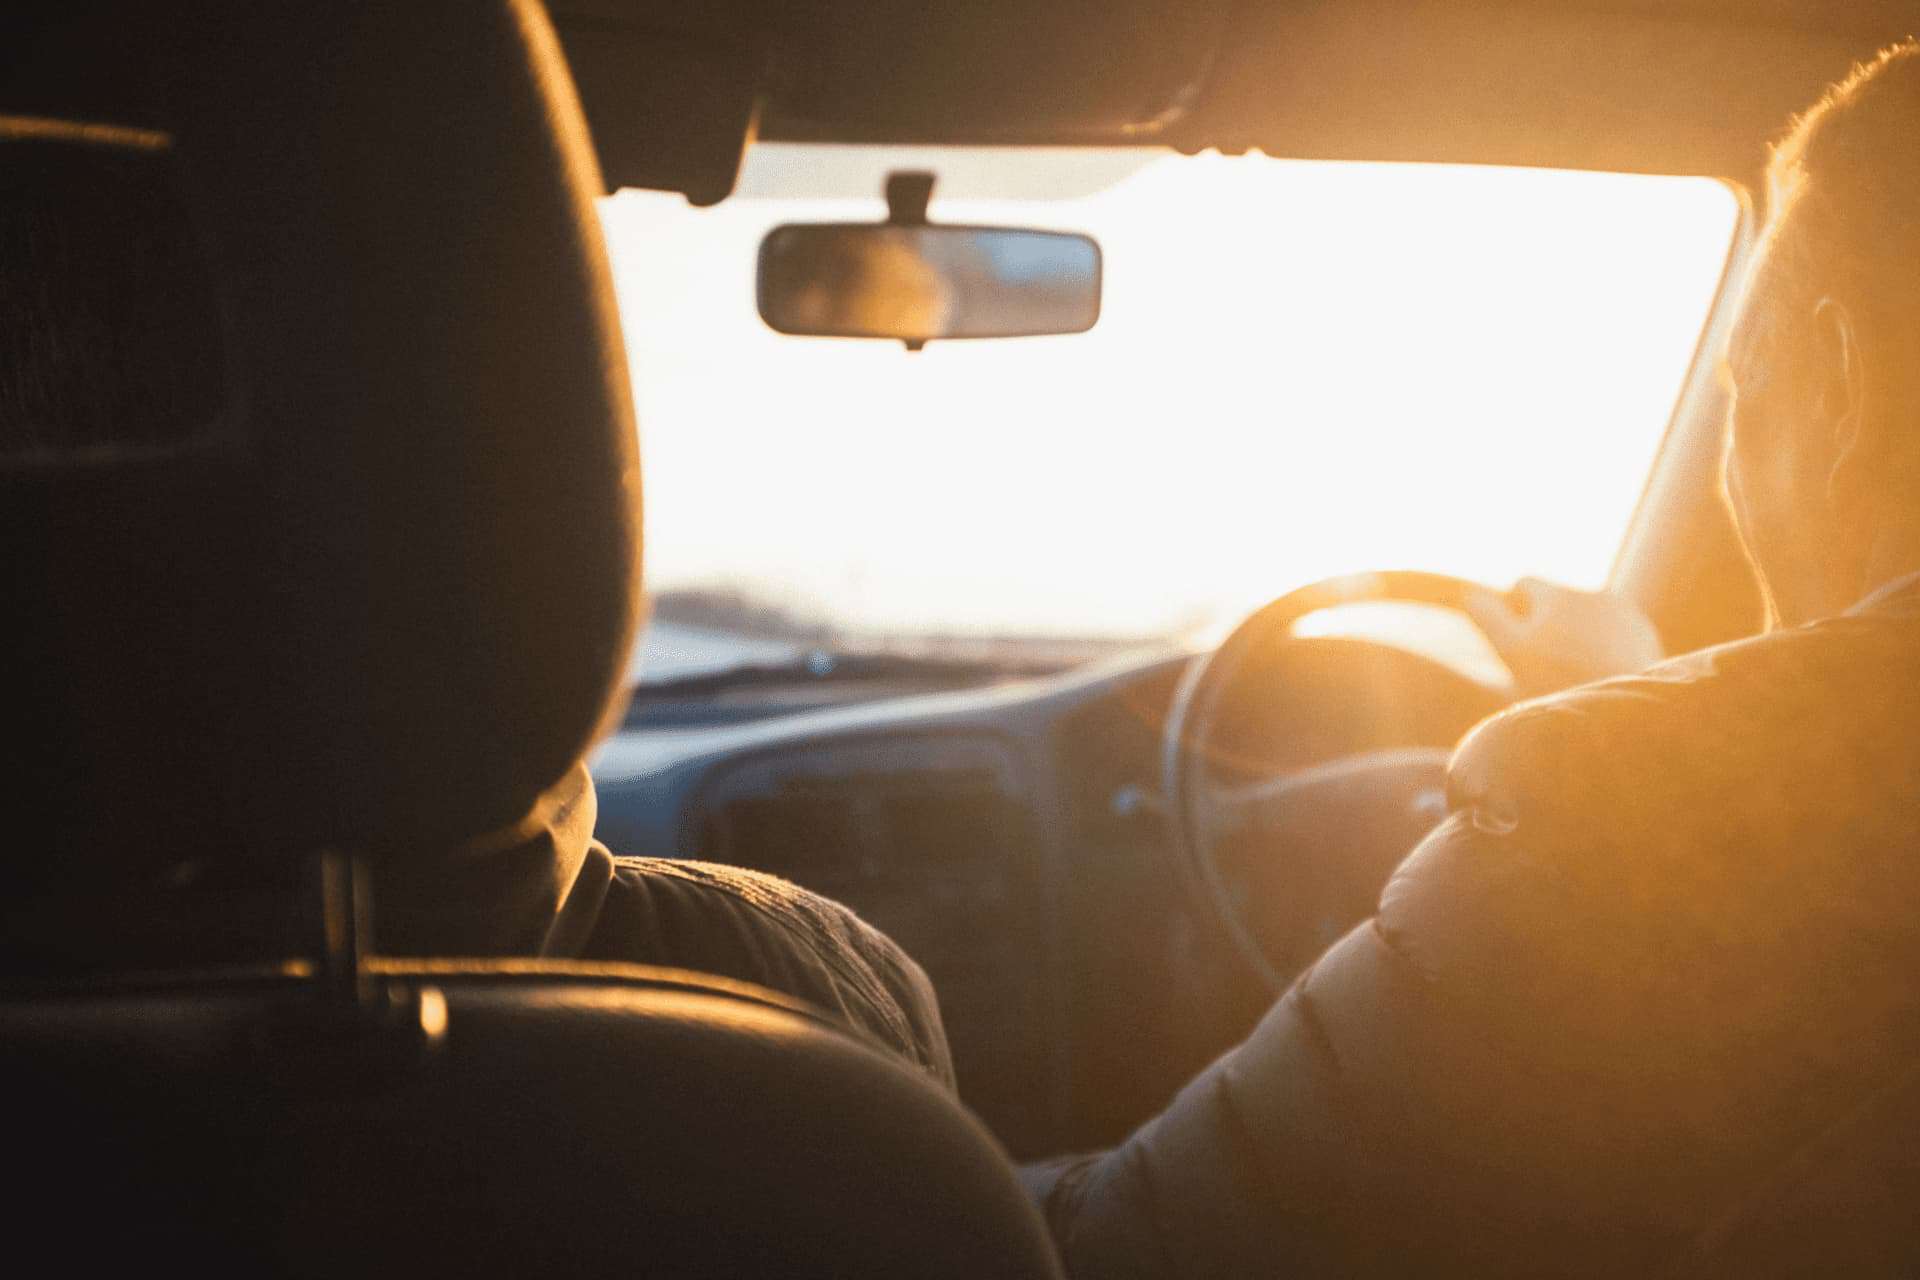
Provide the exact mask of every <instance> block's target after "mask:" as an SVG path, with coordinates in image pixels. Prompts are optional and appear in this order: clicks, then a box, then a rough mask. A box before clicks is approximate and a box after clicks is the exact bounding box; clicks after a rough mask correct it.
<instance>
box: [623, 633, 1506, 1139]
mask: <svg viewBox="0 0 1920 1280" xmlns="http://www.w3.org/2000/svg"><path fill="white" fill-rule="evenodd" d="M1314 643H1316V642H1302V651H1303V652H1306V651H1308V650H1309V649H1310V648H1311V646H1312V645H1313V644H1314ZM1318 643H1319V644H1320V645H1321V647H1322V649H1324V646H1325V644H1326V643H1327V642H1318ZM1292 647H1293V646H1289V648H1292ZM1335 649H1336V651H1337V650H1338V646H1337V645H1336V646H1335ZM1382 652H1383V650H1382V648H1381V647H1380V646H1377V645H1371V644H1368V645H1359V646H1356V647H1355V648H1354V649H1353V656H1354V657H1364V659H1365V660H1364V661H1359V662H1353V661H1345V662H1344V665H1343V663H1342V662H1333V663H1329V662H1327V661H1326V660H1325V655H1324V653H1322V654H1321V657H1320V658H1319V659H1318V660H1317V661H1316V663H1315V664H1314V665H1313V666H1312V667H1311V669H1310V672H1309V670H1308V669H1306V668H1303V669H1302V674H1310V676H1311V678H1310V679H1309V680H1307V681H1306V682H1305V683H1306V684H1307V685H1310V686H1311V688H1306V687H1303V684H1302V682H1301V681H1297V680H1296V681H1289V682H1288V683H1289V684H1290V685H1291V686H1292V687H1293V690H1294V693H1295V694H1296V695H1302V694H1304V695H1306V696H1308V697H1309V699H1310V701H1312V702H1313V703H1314V704H1315V705H1316V706H1318V707H1319V708H1321V709H1322V711H1323V712H1324V714H1319V715H1317V716H1314V717H1309V719H1310V720H1316V721H1317V722H1318V723H1321V724H1324V723H1326V722H1328V721H1339V722H1343V723H1349V724H1359V725H1364V724H1365V723H1367V722H1368V721H1369V719H1370V718H1369V717H1368V716H1366V715H1365V714H1351V715H1350V716H1348V715H1342V711H1343V710H1344V711H1345V712H1347V713H1359V712H1361V708H1362V707H1364V706H1365V705H1368V704H1369V703H1370V702H1377V701H1378V700H1379V699H1380V697H1381V696H1383V695H1382V694H1381V686H1382V682H1383V680H1384V681H1385V682H1386V683H1388V684H1393V683H1396V682H1397V683H1401V684H1403V685H1406V684H1417V685H1418V686H1419V687H1420V690H1421V692H1422V695H1423V697H1424V698H1425V703H1424V704H1423V705H1433V703H1434V697H1433V690H1434V688H1435V682H1434V680H1433V678H1432V677H1431V674H1430V672H1428V671H1427V670H1425V667H1426V666H1427V665H1428V664H1424V663H1421V662H1420V660H1417V659H1413V658H1412V657H1411V656H1410V655H1409V656H1408V659H1407V662H1408V663H1410V664H1417V665H1407V666H1403V667H1400V668H1395V670H1396V671H1397V673H1398V674H1397V675H1396V674H1393V673H1387V674H1384V675H1383V668H1382V666H1381V663H1380V660H1379V655H1380V654H1381V653H1382ZM1187 661H1188V656H1187V655H1186V654H1184V653H1150V654H1145V655H1142V656H1140V657H1137V658H1132V659H1123V660H1118V661H1115V662H1111V663H1107V664H1104V665H1098V666H1092V667H1085V668H1079V669H1076V670H1074V671H1071V672H1068V673H1065V674H1062V675H1058V676H1054V677H1049V678H1046V679H1040V680H1031V681H1022V682H1018V683H1009V684H998V685H993V686H989V687H986V688H981V689H976V690H969V691H965V692H961V693H942V694H934V695H925V696H912V697H896V698H888V699H883V700H880V701H869V702H859V703H853V704H840V705H836V706H832V707H827V708H822V709H814V710H806V711H802V712H799V713H795V714H788V715H781V716H776V717H773V718H770V719H764V720H758V721H753V722H749V723H744V724H742V723H726V724H717V725H711V726H704V727H702V726H693V727H686V726H679V727H668V728H662V729H638V730H633V729H630V730H628V731H625V732H622V733H620V734H618V735H616V736H615V737H613V738H612V739H610V740H609V741H608V742H607V743H606V744H604V745H603V746H602V748H601V749H600V751H599V752H598V754H597V755H596V756H595V758H594V760H593V761H592V766H593V773H594V778H595V782H596V787H597V790H598V792H599V805H600V813H599V819H598V826H597V828H596V834H597V835H598V836H599V838H600V839H601V840H602V841H603V842H605V843H606V844H607V845H608V847H610V848H612V849H613V850H614V851H615V852H616V853H622V854H642V855H652V856H664V857H692V858H701V859H705V860H709V861H715V862H723V863H730V864H734V865H739V866H747V867H752V868H754V869H757V870H762V871H768V872H772V873H774V874H777V875H781V876H785V877H786V878H788V879H790V880H793V881H794V882H796V883H798V884H800V885H803V886H805V887H806V888H809V889H812V890H814V891H816V892H819V893H822V894H825V895H827V896H829V897H832V898H835V899H837V900H839V901H841V902H844V903H846V904H847V905H848V906H850V907H852V908H853V909H854V910H856V911H857V912H859V913H860V915H861V916H862V917H864V918H865V919H866V920H868V921H869V922H870V923H872V924H874V925H875V926H876V927H878V928H880V929H882V930H884V931H885V932H886V933H888V934H889V935H890V936H892V937H893V938H894V939H895V941H897V942H899V943H900V945H901V946H903V947H904V948H905V949H906V950H907V952H908V953H909V954H910V955H912V956H913V957H914V958H915V959H916V960H917V961H918V962H919V963H920V964H921V966H922V967H923V968H924V969H925V970H926V971H927V974H928V976H929V977H930V978H931V979H932V981H933V983H934V987H935V989H936V991H937V992H938V993H939V997H940V1002H941V1008H942V1012H943V1015H944V1017H945V1020H946V1024H947V1031H948V1036H949V1039H950V1041H951V1044H952V1048H953V1053H954V1061H955V1067H956V1071H957V1074H958V1078H959V1085H960V1092H961V1096H962V1098H963V1100H964V1101H965V1102H966V1103H967V1104H968V1105H969V1106H970V1107H971V1108H972V1109H973V1110H974V1111H975V1113H976V1114H978V1115H979V1116H980V1117H981V1119H982V1120H983V1121H984V1122H985V1123H986V1124H987V1125H988V1127H989V1128H991V1129H992V1130H993V1131H994V1132H995V1134H996V1135H997V1136H998V1137H999V1138H1000V1140H1001V1141H1002V1142H1003V1143H1004V1144H1005V1145H1006V1146H1007V1148H1008V1149H1009V1151H1010V1152H1011V1154H1012V1155H1013V1156H1014V1157H1015V1158H1021V1159H1025V1158H1034V1157H1037V1156H1042V1155H1048V1154H1054V1153H1058V1152H1060V1151H1066V1150H1077V1149H1087V1148H1092V1147H1098V1146H1101V1145H1106V1144H1110V1143H1112V1142H1115V1141H1118V1140H1119V1139H1120V1138H1122V1137H1124V1136H1125V1135H1126V1133H1127V1132H1129V1131H1130V1130H1131V1129H1132V1128H1133V1127H1134V1126H1135V1125H1137V1124H1138V1123H1139V1122H1140V1121H1142V1120H1144V1119H1146V1118H1147V1117H1148V1116H1150V1115H1152V1114H1153V1113H1154V1112H1156V1111H1157V1110H1158V1109H1159V1108H1160V1107H1162V1106H1164V1105H1165V1103H1166V1102H1167V1101H1168V1099H1170V1098H1171V1097H1172V1095H1173V1093H1174V1092H1175V1091H1176V1090H1177V1089H1178V1088H1179V1087H1180V1086H1181V1085H1182V1084H1184V1083H1185V1082H1186V1080H1188V1079H1189V1078H1190V1077H1191V1076H1192V1075H1193V1073H1194V1072H1195V1071H1197V1070H1198V1069H1199V1068H1200V1067H1201V1066H1203V1065H1205V1064H1206V1063H1207V1062H1208V1061H1210V1060H1211V1059H1212V1058H1213V1057H1215V1056H1217V1055H1218V1054H1219V1053H1220V1052H1222V1051H1224V1050H1225V1049H1226V1048H1228V1047H1230V1046H1231V1045H1232V1044H1233V1043H1235V1042H1236V1041H1237V1040H1238V1039H1239V1038H1241V1037H1242V1036H1244V1035H1245V1034H1246V1033H1247V1031H1249V1030H1250V1029H1251V1028H1252V1026H1253V1023H1254V1022H1255V1021H1256V1020H1257V1019H1258V1017H1259V1016H1260V1014H1261V1013H1262V1012H1264V1010H1265V1008H1266V1006H1267V1003H1268V1002H1269V1000H1270V998H1271V997H1270V993H1269V992H1268V991H1267V990H1266V988H1265V986H1264V985H1263V984H1262V983H1261V982H1260V980H1259V979H1258V978H1257V977H1256V976H1255V975H1254V974H1253V973H1252V971H1251V970H1250V969H1249V968H1248V966H1247V965H1246V964H1245V963H1244V962H1243V961H1242V960H1241V959H1240V958H1239V957H1238V956H1237V955H1236V953H1235V952H1234V951H1233V949H1232V947H1231V945H1230V943H1229V941H1228V938H1227V935H1226V933H1225V931H1224V930H1223V929H1222V928H1221V926H1220V924H1219V922H1218V921H1217V920H1216V918H1215V917H1214V915H1213V913H1212V910H1211V908H1210V907H1209V906H1208V904H1207V903H1206V902H1205V901H1204V900H1203V899H1202V897H1201V896H1200V895H1199V894H1198V893H1197V892H1196V891H1195V889H1194V887H1193V884H1192V883H1191V877H1190V876H1189V875H1188V873H1187V872H1186V871H1185V869H1184V868H1183V867H1182V866H1181V865H1180V864H1179V863H1178V862H1177V860H1176V858H1175V856H1174V854H1173V852H1172V842H1171V841H1170V839H1169V836H1168V830H1167V828H1166V826H1165V825H1164V824H1165V822H1166V818H1165V816H1164V814H1163V812H1162V809H1161V806H1160V805H1159V803H1158V800H1157V796H1158V791H1159V772H1160V756H1161V743H1162V738H1161V735H1162V728H1163V726H1164V724H1165V722H1166V717H1167V712H1168V709H1169V707H1170V705H1171V703H1172V699H1173V696H1174V691H1175V688H1176V686H1177V684H1178V682H1179V679H1180V677H1181V675H1182V673H1183V672H1184V670H1185V667H1186V664H1187ZM1342 671H1346V672H1347V673H1348V674H1349V675H1350V676H1351V677H1352V678H1349V679H1342V678H1341V676H1340V673H1341V672H1342ZM1356 681H1358V682H1359V683H1360V684H1363V685H1364V688H1358V687H1356ZM1443 701H1447V700H1445V699H1443ZM1457 701H1458V699H1457V698H1456V699H1453V700H1452V701H1447V709H1446V710H1445V711H1443V712H1441V713H1439V714H1438V716H1437V719H1436V721H1435V725H1434V726H1433V727H1432V728H1431V729H1430V730H1428V731H1426V733H1425V736H1426V737H1429V738H1434V739H1437V740H1438V741H1439V742H1440V743H1441V745H1446V744H1450V743H1451V741H1452V739H1453V737H1455V736H1457V735H1458V733H1459V731H1460V729H1462V728H1464V727H1465V724H1466V723H1470V722H1471V719H1472V718H1477V717H1475V716H1474V715H1473V710H1475V709H1477V704H1475V707H1474V708H1469V707H1467V706H1465V705H1459V706H1455V705H1453V702H1457ZM1319 732H1321V733H1324V730H1321V731H1319Z"/></svg>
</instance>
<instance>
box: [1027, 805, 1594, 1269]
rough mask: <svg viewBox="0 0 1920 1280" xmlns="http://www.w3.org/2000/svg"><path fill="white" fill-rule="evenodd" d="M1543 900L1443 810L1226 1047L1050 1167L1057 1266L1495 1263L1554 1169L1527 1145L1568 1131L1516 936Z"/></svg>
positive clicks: (1517, 861) (1531, 973)
mask: <svg viewBox="0 0 1920 1280" xmlns="http://www.w3.org/2000/svg"><path fill="white" fill-rule="evenodd" d="M1561 891H1562V886H1561V885H1560V884H1559V883H1558V882H1557V881H1556V878H1555V877H1554V876H1552V875H1550V874H1542V871H1541V869H1540V868H1539V867H1538V866H1537V865H1533V864H1531V863H1530V860H1529V859H1527V858H1526V856H1525V855H1524V854H1523V853H1521V852H1520V851H1519V849H1518V846H1517V844H1516V842H1515V840H1514V838H1513V835H1512V833H1503V832H1501V831H1498V830H1495V829H1490V828H1489V827H1488V826H1487V825H1485V824H1484V822H1476V819H1475V816H1474V815H1473V814H1472V813H1471V812H1466V813H1456V814H1454V815H1453V816H1452V817H1450V818H1449V819H1448V820H1447V821H1446V822H1445V823H1443V824H1442V825H1441V826H1440V827H1439V828H1438V829H1437V830H1436V831H1435V832H1434V833H1433V834H1432V835H1431V836H1429V837H1428V838H1427V839H1426V840H1425V841H1424V842H1423V843H1422V844H1421V845H1420V847H1419V848H1418V849H1417V850H1416V851H1415V852H1414V853H1413V855H1412V856H1411V857H1410V858H1409V859H1408V860H1407V861H1406V862H1405V863H1404V864H1403V865H1402V866H1401V868H1400V869H1399V871H1398V872H1397V873H1396V874H1395V875H1394V877H1393V879H1392V881H1391V882H1390V883H1389V885H1388V887H1387V889H1386V891H1385V893H1384V894H1383V897H1382V900H1381V906H1380V913H1379V914H1378V915H1377V916H1375V917H1374V918H1373V919H1372V920H1369V921H1368V922H1366V923H1365V924H1363V925H1361V926H1359V927H1358V928H1356V929H1355V930H1354V931H1353V932H1351V933H1349V934H1348V935H1347V936H1346V937H1345V938H1344V939H1342V940H1341V941H1340V942H1339V943H1337V944H1335V945H1334V946H1333V947H1332V948H1331V949H1330V950H1328V951H1327V952H1326V953H1325V954H1324V955H1323V956H1322V957H1321V958H1320V960H1319V961H1318V962H1316V963H1315V964H1314V966H1313V967H1312V968H1311V969H1309V970H1308V971H1307V972H1306V973H1305V974H1303V975H1302V976H1301V977H1300V978H1299V979H1298V980H1297V981H1296V982H1295V983H1294V985H1293V987H1292V988H1291V989H1290V990H1289V991H1288V992H1287V993H1286V995H1285V996H1284V997H1283V998H1282V999H1281V1000H1280V1001H1279V1003H1278V1004H1276V1005H1275V1006H1274V1007H1273V1009H1272V1010H1271V1011H1270V1012H1269V1013H1268V1014H1267V1016H1266V1017H1265V1019H1263V1020H1262V1022H1261V1023H1260V1024H1259V1026H1258V1027H1257V1028H1256V1029H1255V1031H1254V1032H1253V1034H1252V1035H1251V1036H1250V1037H1249V1038H1248V1039H1247V1041H1246V1042H1245V1043H1243V1044H1242V1045H1240V1046H1239V1047H1238V1048H1236V1049H1234V1050H1233V1051H1232V1052H1230V1053H1228V1054H1227V1055H1226V1056H1225V1057H1223V1058H1221V1059H1220V1060H1219V1061H1217V1062H1215V1063H1214V1064H1213V1065H1212V1066H1211V1067H1209V1068H1208V1069H1207V1070H1206V1071H1204V1072H1203V1073H1201V1075H1200V1076H1199V1077H1198V1078H1197V1079H1195V1080H1194V1081H1193V1082H1192V1083H1191V1084H1189V1085H1188V1086H1187V1087H1186V1088H1185V1089H1184V1090H1183V1091H1182V1092H1181V1093H1180V1095H1179V1096H1178V1097H1177V1098H1176V1099H1175V1101H1174V1102H1173V1104H1172V1105H1171V1106H1169V1107H1168V1108H1167V1110H1166V1111H1165V1112H1163V1113H1162V1114H1161V1115H1160V1116H1158V1117H1157V1118H1156V1119H1154V1120H1153V1121H1151V1122H1149V1123H1148V1124H1147V1125H1146V1126H1144V1127H1143V1128H1142V1129H1140V1130H1139V1131H1138V1132H1137V1133H1135V1134H1134V1135H1133V1137H1132V1138H1130V1139H1129V1140H1128V1141H1127V1142H1126V1143H1125V1144H1124V1145H1122V1146H1121V1147H1119V1148H1118V1149H1116V1150H1114V1151H1112V1152H1109V1153H1106V1154H1105V1155H1102V1156H1098V1157H1093V1158H1091V1159H1089V1160H1088V1161H1085V1162H1083V1163H1082V1164H1080V1165H1078V1166H1073V1167H1067V1168H1064V1169H1062V1170H1059V1171H1058V1173H1059V1177H1058V1181H1057V1182H1056V1183H1055V1184H1054V1186H1053V1188H1052V1190H1051V1192H1050V1194H1049V1196H1048V1201H1049V1202H1048V1205H1047V1208H1048V1212H1049V1217H1050V1219H1051V1220H1052V1222H1053V1225H1054V1228H1055V1233H1056V1237H1057V1238H1058V1239H1059V1241H1060V1244H1061V1247H1062V1251H1063V1254H1064V1256H1065V1258H1066V1261H1067V1264H1068V1267H1069V1270H1070V1271H1071V1273H1072V1274H1074V1275H1079V1276H1098V1277H1123V1276H1171V1275H1181V1276H1248V1275H1271V1274H1298V1275H1320V1274H1339V1275H1353V1274H1367V1273H1371V1272H1379V1273H1392V1274H1404V1273H1405V1272H1407V1271H1408V1270H1426V1269H1431V1268H1432V1267H1433V1266H1434V1264H1435V1263H1436V1261H1438V1257H1437V1256H1436V1250H1440V1251H1445V1252H1446V1253H1449V1254H1451V1255H1452V1256H1450V1257H1448V1259H1447V1266H1446V1269H1448V1270H1453V1269H1456V1268H1459V1269H1462V1270H1466V1269H1472V1270H1477V1271H1486V1270H1499V1269H1502V1268H1500V1267H1499V1265H1498V1264H1499V1262H1500V1261H1501V1258H1502V1256H1504V1255H1506V1254H1508V1253H1511V1252H1512V1249H1511V1247H1510V1246H1511V1244H1512V1243H1517V1242H1513V1241H1504V1243H1503V1240H1504V1236H1505V1233H1506V1232H1507V1231H1509V1230H1514V1231H1524V1230H1525V1224H1524V1223H1518V1222H1513V1221H1511V1219H1512V1217H1513V1212H1514V1207H1515V1205H1516V1204H1517V1203H1522V1202H1524V1203H1533V1202H1536V1201H1537V1200H1538V1199H1539V1194H1538V1192H1539V1190H1540V1188H1539V1185H1538V1184H1539V1180H1541V1179H1543V1178H1551V1177H1552V1176H1553V1172H1552V1170H1551V1169H1543V1168H1542V1167H1541V1166H1540V1162H1539V1161H1538V1160H1537V1158H1536V1157H1537V1155H1538V1148H1539V1147H1540V1146H1541V1145H1542V1143H1548V1144H1551V1143H1552V1142H1554V1141H1574V1140H1576V1139H1577V1138H1578V1136H1579V1135H1578V1133H1577V1131H1578V1130H1579V1129H1581V1128H1582V1127H1583V1126H1582V1125H1581V1124H1579V1123H1577V1122H1571V1121H1572V1118H1571V1117H1570V1116H1569V1115H1568V1107H1567V1105H1566V1104H1567V1102H1568V1099H1567V1096H1566V1092H1565V1091H1566V1089H1567V1088H1569V1087H1570V1082H1569V1081H1567V1080H1566V1079H1564V1078H1560V1077H1557V1076H1556V1075H1555V1074H1554V1073H1553V1071H1552V1070H1551V1064H1550V1063H1548V1062H1544V1061H1539V1062H1536V1061H1532V1059H1534V1058H1536V1057H1538V1056H1539V1055H1538V1054H1537V1053H1536V1052H1535V1050H1537V1048H1538V1043H1537V1036H1538V1035H1539V1034H1540V1033H1541V1032H1542V1031H1543V1030H1544V1028H1543V1027H1542V1023H1541V1019H1542V1017H1546V1018H1548V1019H1551V1018H1552V1017H1553V1016H1554V1013H1553V1006H1554V1005H1556V1004H1557V1003H1558V1001H1559V999H1560V995H1559V993H1557V992H1555V991H1553V990H1551V983H1550V981H1548V979H1547V977H1546V975H1545V974H1544V973H1542V972H1541V971H1539V970H1537V969H1535V968H1534V967H1533V966H1532V965H1531V964H1530V963H1529V962H1528V961H1527V960H1526V959H1525V958H1524V957H1525V956H1526V954H1527V949H1526V947H1525V946H1524V944H1523V942H1522V939H1520V938H1518V937H1516V936H1515V930H1516V928H1517V927H1520V922H1521V921H1524V920H1534V921H1550V920H1555V919H1564V918H1565V911H1564V904H1562V903H1560V902H1558V901H1556V899H1557V897H1558V896H1559V894H1560V893H1561ZM1547 1056H1548V1057H1551V1056H1552V1055H1550V1054H1549V1055H1547ZM1549 1134H1554V1135H1557V1136H1556V1137H1553V1138H1550V1137H1549V1136H1548V1135H1549ZM1589 1136H1590V1137H1595V1136H1601V1135H1589ZM1563 1163H1564V1162H1563ZM1516 1183H1522V1184H1527V1185H1526V1186H1525V1191H1526V1194H1525V1195H1524V1196H1521V1197H1519V1198H1518V1199H1516V1198H1515V1196H1514V1192H1515V1190H1516ZM1469 1220H1478V1221H1481V1222H1484V1223H1495V1222H1500V1223H1503V1224H1504V1225H1503V1226H1502V1228H1501V1230H1500V1231H1498V1232H1463V1231H1462V1230H1460V1228H1461V1226H1462V1225H1463V1223H1464V1222H1466V1221H1469ZM1463 1247H1474V1248H1480V1249H1482V1250H1484V1251H1485V1252H1484V1253H1483V1255H1482V1256H1480V1257H1478V1258H1469V1257H1465V1256H1460V1254H1459V1250H1460V1249H1461V1248H1463Z"/></svg>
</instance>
